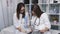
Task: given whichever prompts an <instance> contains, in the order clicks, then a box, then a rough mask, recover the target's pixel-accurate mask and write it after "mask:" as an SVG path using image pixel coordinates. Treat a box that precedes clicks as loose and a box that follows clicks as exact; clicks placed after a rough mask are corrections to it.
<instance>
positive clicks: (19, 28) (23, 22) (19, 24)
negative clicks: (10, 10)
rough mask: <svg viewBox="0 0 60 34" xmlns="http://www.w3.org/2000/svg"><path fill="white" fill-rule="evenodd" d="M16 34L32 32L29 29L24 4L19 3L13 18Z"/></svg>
mask: <svg viewBox="0 0 60 34" xmlns="http://www.w3.org/2000/svg"><path fill="white" fill-rule="evenodd" d="M13 22H14V26H15V28H16V31H15V33H16V34H27V33H29V32H30V31H31V30H30V28H29V20H28V13H27V12H26V13H25V5H24V3H18V5H17V10H16V13H15V14H14V16H13Z"/></svg>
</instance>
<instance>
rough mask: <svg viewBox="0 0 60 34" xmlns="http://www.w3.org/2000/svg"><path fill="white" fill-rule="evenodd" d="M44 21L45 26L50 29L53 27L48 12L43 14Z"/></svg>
mask: <svg viewBox="0 0 60 34" xmlns="http://www.w3.org/2000/svg"><path fill="white" fill-rule="evenodd" d="M43 21H44V24H45V26H46V27H47V28H49V29H50V28H51V24H50V21H49V18H48V15H47V14H44V15H43Z"/></svg>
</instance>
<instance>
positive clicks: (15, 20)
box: [13, 15, 20, 28]
mask: <svg viewBox="0 0 60 34" xmlns="http://www.w3.org/2000/svg"><path fill="white" fill-rule="evenodd" d="M13 25H14V26H15V27H16V28H18V27H19V26H20V25H19V20H18V19H17V17H16V15H14V16H13Z"/></svg>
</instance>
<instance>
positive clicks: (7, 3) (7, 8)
mask: <svg viewBox="0 0 60 34" xmlns="http://www.w3.org/2000/svg"><path fill="white" fill-rule="evenodd" d="M20 2H23V3H25V9H26V11H31V10H30V9H31V8H29V7H30V6H29V5H32V4H33V3H37V4H38V5H39V6H40V8H41V10H42V11H43V12H46V13H47V14H48V15H49V20H50V23H51V29H50V32H51V34H60V0H0V34H14V27H13V14H14V13H15V12H16V6H17V4H18V3H20Z"/></svg>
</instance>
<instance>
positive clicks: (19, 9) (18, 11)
mask: <svg viewBox="0 0 60 34" xmlns="http://www.w3.org/2000/svg"><path fill="white" fill-rule="evenodd" d="M22 7H25V5H24V3H18V5H17V11H16V13H17V18H18V19H19V14H20V11H21V8H22ZM24 16H25V11H24V13H23V17H24Z"/></svg>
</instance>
